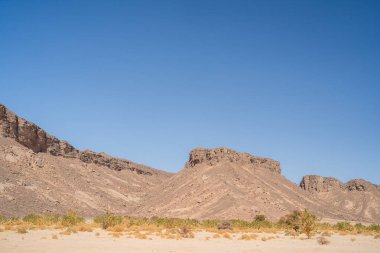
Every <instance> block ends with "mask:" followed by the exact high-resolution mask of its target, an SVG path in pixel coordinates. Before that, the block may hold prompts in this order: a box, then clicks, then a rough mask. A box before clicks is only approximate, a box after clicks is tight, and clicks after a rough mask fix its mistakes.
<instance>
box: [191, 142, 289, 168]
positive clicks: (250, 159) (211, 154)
mask: <svg viewBox="0 0 380 253" xmlns="http://www.w3.org/2000/svg"><path fill="white" fill-rule="evenodd" d="M222 162H229V163H237V164H240V165H242V164H246V165H253V166H255V165H259V166H260V167H264V168H266V169H268V170H270V171H272V172H275V173H278V174H281V169H280V163H279V162H278V161H275V160H272V159H269V158H260V157H256V156H253V155H250V154H248V153H239V152H236V151H235V150H232V149H229V148H225V147H223V148H211V149H208V148H195V149H193V150H191V151H190V155H189V161H188V162H187V163H186V166H185V167H186V168H191V167H194V166H196V165H198V164H203V165H209V166H212V165H215V164H218V163H222Z"/></svg>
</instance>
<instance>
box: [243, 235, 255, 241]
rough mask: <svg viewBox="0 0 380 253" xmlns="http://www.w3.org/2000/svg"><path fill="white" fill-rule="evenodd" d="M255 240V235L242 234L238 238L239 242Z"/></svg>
mask: <svg viewBox="0 0 380 253" xmlns="http://www.w3.org/2000/svg"><path fill="white" fill-rule="evenodd" d="M256 239H257V235H255V234H251V235H249V234H242V235H241V236H240V238H239V240H256Z"/></svg>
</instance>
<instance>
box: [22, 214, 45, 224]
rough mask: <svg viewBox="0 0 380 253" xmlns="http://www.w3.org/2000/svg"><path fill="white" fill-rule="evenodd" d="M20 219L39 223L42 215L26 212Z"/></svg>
mask: <svg viewBox="0 0 380 253" xmlns="http://www.w3.org/2000/svg"><path fill="white" fill-rule="evenodd" d="M22 220H23V221H25V222H29V223H32V224H33V225H38V224H40V223H41V220H42V217H41V216H39V215H36V214H28V215H27V216H25V217H24V218H23V219H22Z"/></svg>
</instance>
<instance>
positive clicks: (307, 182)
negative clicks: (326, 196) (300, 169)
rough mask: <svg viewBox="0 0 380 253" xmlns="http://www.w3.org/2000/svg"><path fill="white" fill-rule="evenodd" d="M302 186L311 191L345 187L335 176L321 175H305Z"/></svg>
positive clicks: (326, 190)
mask: <svg viewBox="0 0 380 253" xmlns="http://www.w3.org/2000/svg"><path fill="white" fill-rule="evenodd" d="M300 187H301V188H302V189H304V190H306V191H309V192H329V191H332V190H336V189H343V188H344V187H343V184H342V183H341V182H340V181H339V180H337V179H335V178H333V177H321V176H317V175H307V176H304V177H303V178H302V181H301V183H300Z"/></svg>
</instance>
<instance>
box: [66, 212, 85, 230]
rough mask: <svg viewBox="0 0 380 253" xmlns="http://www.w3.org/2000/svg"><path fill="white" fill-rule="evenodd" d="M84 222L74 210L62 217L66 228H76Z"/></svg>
mask: <svg viewBox="0 0 380 253" xmlns="http://www.w3.org/2000/svg"><path fill="white" fill-rule="evenodd" d="M82 222H84V218H83V217H81V216H79V215H78V213H77V212H75V211H73V210H69V211H68V212H67V214H66V215H64V216H63V217H62V225H63V226H65V227H69V226H75V225H78V224H79V223H82Z"/></svg>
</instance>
